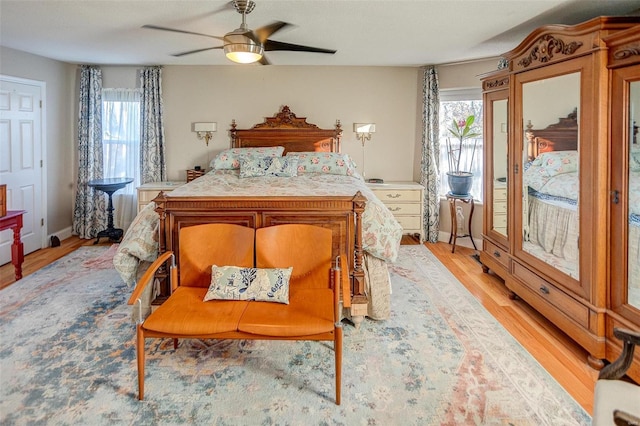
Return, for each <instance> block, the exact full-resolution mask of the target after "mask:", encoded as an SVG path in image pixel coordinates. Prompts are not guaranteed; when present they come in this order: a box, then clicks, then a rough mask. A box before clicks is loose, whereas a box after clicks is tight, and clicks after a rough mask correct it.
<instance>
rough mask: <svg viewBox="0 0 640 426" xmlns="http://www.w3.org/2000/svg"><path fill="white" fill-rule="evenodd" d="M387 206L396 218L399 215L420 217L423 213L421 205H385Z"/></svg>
mask: <svg viewBox="0 0 640 426" xmlns="http://www.w3.org/2000/svg"><path fill="white" fill-rule="evenodd" d="M384 204H385V206H387V208H388V209H389V210H390V211H391V212H392V213H393V215H394V216H397V215H403V214H406V215H419V214H420V211H421V207H422V206H420V204H418V203H414V204H400V203H384Z"/></svg>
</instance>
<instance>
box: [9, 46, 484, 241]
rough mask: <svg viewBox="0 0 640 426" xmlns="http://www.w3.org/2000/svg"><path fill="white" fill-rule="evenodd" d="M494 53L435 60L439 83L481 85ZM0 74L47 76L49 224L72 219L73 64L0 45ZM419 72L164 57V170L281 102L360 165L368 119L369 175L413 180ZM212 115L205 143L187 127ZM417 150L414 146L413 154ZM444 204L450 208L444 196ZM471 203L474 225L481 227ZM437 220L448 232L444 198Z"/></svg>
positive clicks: (127, 77)
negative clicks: (213, 125)
mask: <svg viewBox="0 0 640 426" xmlns="http://www.w3.org/2000/svg"><path fill="white" fill-rule="evenodd" d="M496 64H497V60H489V61H480V62H473V63H468V64H462V65H443V66H440V67H439V69H438V72H439V79H440V87H441V88H443V89H448V88H463V87H479V85H480V79H479V75H480V74H484V73H486V72H489V71H492V70H493V69H495V67H496ZM139 68H140V67H137V66H103V67H102V69H103V86H104V87H137V85H138V84H139V83H138V74H137V70H138V69H139ZM0 73H2V74H7V75H12V76H16V77H22V78H31V79H35V80H42V81H46V82H47V100H48V107H47V157H48V158H47V161H48V169H47V172H48V173H47V178H48V187H47V191H49V197H48V198H49V206H48V209H47V218H48V222H49V233H50V234H53V233H56V231H58V230H62V229H65V228H68V227H70V226H71V217H72V208H73V203H74V191H73V188H74V187H75V170H76V168H77V165H76V153H75V151H76V148H75V147H76V142H75V140H76V120H77V118H76V115H77V107H76V104H77V85H78V83H77V66H76V65H73V64H66V63H62V62H58V61H54V60H50V59H47V58H43V57H39V56H35V55H30V54H27V53H24V52H19V51H16V50H12V49H7V48H4V47H0ZM421 81H422V78H421V71H420V69H419V68H409V67H295V66H266V67H263V66H236V65H230V66H166V67H165V68H164V71H163V99H164V108H165V136H166V139H167V157H168V158H167V165H168V174H169V179H172V180H183V179H185V170H186V169H188V168H192V167H193V166H195V165H200V166H206V165H207V164H208V162H209V161H210V160H211V158H213V156H215V154H216V153H217V152H219V151H220V150H222V149H225V148H226V147H228V146H229V135H228V129H229V126H230V124H231V120H233V119H235V120H236V122H237V123H238V127H239V128H248V127H250V126H252V125H254V124H256V123H258V122H262V120H263V119H264V117H268V116H272V115H274V114H275V113H277V112H278V111H279V109H280V108H281V107H282V106H283V105H288V106H289V107H290V108H291V110H292V111H293V112H294V113H296V114H297V115H298V116H299V117H307V118H308V121H309V122H310V123H313V124H316V125H318V126H319V127H322V128H331V127H333V126H334V125H335V123H336V120H340V121H341V123H342V128H343V130H344V134H343V138H342V151H343V152H345V153H347V154H350V155H351V156H353V158H354V159H355V161H356V162H357V163H358V164H360V165H362V158H363V157H362V155H363V149H362V146H361V144H360V142H359V141H357V140H356V139H355V134H354V133H353V131H352V125H353V123H354V122H375V123H376V133H375V134H374V135H373V138H372V140H371V141H368V142H366V146H365V151H364V153H365V155H366V157H365V168H366V174H367V176H368V177H381V178H383V179H385V180H386V181H397V180H416V179H418V176H419V169H418V167H419V165H420V161H419V158H418V161H416V159H415V155H416V153H420V146H419V144H420V135H421V130H420V126H421V121H420V115H421V102H422V87H421ZM197 121H215V122H217V123H218V132H217V133H216V134H215V136H214V138H213V140H212V142H211V143H210V144H209V146H208V147H207V146H206V145H205V143H204V141H201V140H198V139H197V138H196V136H195V134H194V133H193V132H191V123H193V122H197ZM418 155H419V154H418ZM443 207H447V206H445V205H444V204H443ZM481 223H482V212H481V209H477V210H476V214H475V217H474V233H475V234H476V235H478V236H479V235H480V234H481ZM441 227H442V229H443V231H446V232H448V229H449V214H448V207H447V208H446V209H444V208H443V209H442V216H441Z"/></svg>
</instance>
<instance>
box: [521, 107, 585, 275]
mask: <svg viewBox="0 0 640 426" xmlns="http://www.w3.org/2000/svg"><path fill="white" fill-rule="evenodd" d="M577 117H578V113H577V109H573V111H571V112H569V114H568V115H567V116H566V117H561V118H560V119H559V120H558V122H557V123H554V124H551V125H549V126H547V127H546V128H544V129H534V128H533V127H534V124H533V123H531V122H529V123H527V125H526V130H525V147H524V149H525V151H526V152H525V153H524V155H525V156H526V161H525V163H524V164H525V166H524V173H523V185H524V186H525V191H524V192H523V194H524V200H523V214H524V218H523V249H524V250H525V251H526V252H528V253H531V254H533V255H534V256H536V257H538V258H540V259H542V260H544V261H545V262H546V263H547V264H549V265H552V266H554V267H555V268H556V269H558V270H560V271H562V272H564V273H565V274H567V275H569V276H571V277H573V278H575V279H578V278H579V262H578V259H579V249H578V237H579V229H580V227H579V209H578V194H579V188H580V181H579V173H578V171H579V156H578V120H577Z"/></svg>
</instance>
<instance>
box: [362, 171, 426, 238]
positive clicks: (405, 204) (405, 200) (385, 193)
mask: <svg viewBox="0 0 640 426" xmlns="http://www.w3.org/2000/svg"><path fill="white" fill-rule="evenodd" d="M367 186H368V187H369V188H371V190H372V191H373V193H374V194H375V195H376V196H377V197H378V198H379V199H380V200H381V201H382V202H383V203H384V204H385V205H386V206H387V208H388V209H389V210H390V211H391V212H392V213H393V215H394V216H395V218H396V219H397V220H398V222H399V223H400V225H402V229H403V230H404V233H405V234H418V235H419V237H420V242H422V241H424V226H423V217H424V215H423V204H424V203H423V197H424V187H423V186H422V185H420V184H419V183H416V182H387V183H367Z"/></svg>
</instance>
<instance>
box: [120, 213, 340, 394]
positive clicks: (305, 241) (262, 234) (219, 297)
mask: <svg viewBox="0 0 640 426" xmlns="http://www.w3.org/2000/svg"><path fill="white" fill-rule="evenodd" d="M331 251H332V232H331V230H329V229H326V228H322V227H319V226H313V225H303V224H291V225H277V226H271V227H266V228H260V229H257V230H254V229H252V228H247V227H243V226H239V225H231V224H206V225H196V226H190V227H185V228H182V229H181V230H180V247H179V252H178V266H176V264H175V256H174V253H173V252H166V253H163V254H162V255H160V256H159V257H158V259H157V260H156V261H155V262H154V263H153V264H152V265H151V266H150V267H149V269H148V270H147V271H146V272H145V274H144V275H143V276H142V278H141V279H140V281H139V283H138V285H137V286H136V288H135V289H134V291H133V294H132V295H131V298H130V299H129V304H133V303H136V301H137V300H138V299H139V298H140V295H141V293H142V291H143V290H144V288H145V287H146V286H147V285H148V284H149V282H151V281H152V280H153V278H154V276H155V274H156V272H157V271H158V269H159V268H160V267H161V266H162V265H164V264H165V263H167V262H168V261H171V265H170V267H169V272H170V274H169V277H170V281H171V289H172V293H171V295H170V296H169V298H168V299H167V300H166V301H165V302H164V303H163V304H162V305H161V306H160V307H158V308H157V309H156V310H155V311H153V312H152V313H151V315H149V317H147V318H146V319H145V320H141V321H140V322H139V323H138V325H137V341H136V345H137V349H136V353H137V359H138V389H139V393H138V398H139V399H140V400H142V399H143V398H144V367H145V339H147V338H173V339H174V347H175V348H177V346H178V339H185V338H190V339H194V338H196V339H259V340H278V339H279V340H327V341H329V340H330V341H333V342H334V352H335V379H336V383H335V386H336V399H335V402H336V404H340V388H341V369H342V328H341V325H340V314H339V301H340V279H341V273H340V270H341V267H346V265H345V264H344V259H346V257H345V256H342V257H341V258H340V260H336V262H335V265H332V259H331ZM287 278H288V280H287ZM287 281H288V284H287ZM247 283H249V284H247Z"/></svg>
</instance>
